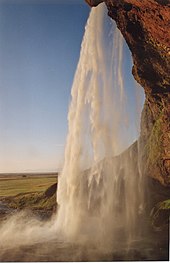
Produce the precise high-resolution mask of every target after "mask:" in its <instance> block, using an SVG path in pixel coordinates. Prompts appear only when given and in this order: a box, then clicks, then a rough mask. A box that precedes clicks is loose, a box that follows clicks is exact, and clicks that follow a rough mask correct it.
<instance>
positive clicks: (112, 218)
mask: <svg viewBox="0 0 170 263" xmlns="http://www.w3.org/2000/svg"><path fill="white" fill-rule="evenodd" d="M108 21H109V22H108ZM122 66H123V37H122V35H121V33H120V32H119V30H118V29H117V28H116V25H115V24H114V22H113V21H110V20H109V19H108V16H107V13H106V8H105V6H104V4H101V5H99V6H98V7H97V8H95V9H92V10H91V12H90V15H89V18H88V21H87V25H86V28H85V34H84V37H83V41H82V45H81V52H80V58H79V62H78V66H77V70H76V73H75V77H74V81H73V86H72V91H71V96H72V100H71V104H70V108H69V113H68V136H67V142H66V148H65V161H64V167H63V171H62V173H61V175H60V176H59V179H58V180H59V181H58V192H57V203H58V206H59V209H58V213H57V223H56V224H57V228H59V229H60V230H61V231H62V232H64V234H65V236H67V238H68V240H77V239H78V240H79V241H80V240H81V241H88V242H89V243H90V242H92V243H97V244H98V245H100V244H101V246H102V245H103V242H104V244H107V247H109V246H110V247H113V244H114V245H115V246H116V242H117V240H119V239H121V238H122V240H124V241H125V242H128V241H129V239H130V238H133V237H134V235H136V220H137V216H138V214H139V213H140V211H139V210H140V209H139V207H141V198H140V191H139V188H140V186H139V179H138V178H139V177H140V176H139V175H138V171H137V170H138V169H137V166H138V161H136V162H135V161H134V160H133V158H134V157H133V156H135V155H137V153H135V154H134V153H133V152H134V151H135V150H134V149H133V147H131V149H130V150H129V151H128V153H127V152H124V153H123V154H120V153H122V152H123V151H124V150H125V149H126V148H127V147H128V146H129V145H130V143H131V142H130V141H129V138H130V136H131V131H130V128H129V111H128V110H127V107H126V106H127V96H126V90H125V88H124V87H125V85H124V78H123V71H122ZM133 154H134V155H133ZM141 196H142V195H141Z"/></svg>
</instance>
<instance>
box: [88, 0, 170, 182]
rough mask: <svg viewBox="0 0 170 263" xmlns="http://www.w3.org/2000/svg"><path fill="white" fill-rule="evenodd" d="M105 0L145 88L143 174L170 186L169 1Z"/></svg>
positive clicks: (97, 1) (93, 2)
mask: <svg viewBox="0 0 170 263" xmlns="http://www.w3.org/2000/svg"><path fill="white" fill-rule="evenodd" d="M86 2H88V4H90V5H91V6H97V5H98V4H100V3H101V2H105V4H106V6H107V8H108V15H109V16H110V17H111V18H113V19H114V20H115V21H116V23H117V26H118V28H119V29H120V31H121V32H122V34H123V36H124V38H125V40H126V42H127V44H128V46H129V48H130V51H131V53H132V57H133V69H132V74H133V76H134V78H135V79H136V80H137V82H138V83H139V84H140V85H141V86H142V87H143V88H144V91H145V95H146V100H145V106H144V109H143V113H142V120H141V136H140V138H141V142H142V144H141V153H142V161H143V164H144V165H143V173H145V174H147V175H149V176H151V177H153V178H154V179H156V180H158V181H159V182H160V183H161V184H163V185H165V186H170V1H169V0H143V1H140V0H105V1H101V0H86Z"/></svg>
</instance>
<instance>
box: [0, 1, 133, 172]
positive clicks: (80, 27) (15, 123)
mask: <svg viewBox="0 0 170 263" xmlns="http://www.w3.org/2000/svg"><path fill="white" fill-rule="evenodd" d="M89 11H90V10H89V7H88V6H87V5H86V4H85V3H84V1H83V0H48V1H47V0H39V1H35V0H0V142H1V147H0V172H22V171H54V170H56V169H57V167H59V166H60V164H61V162H62V155H63V151H64V144H65V138H66V134H67V111H68V105H69V101H70V91H71V86H72V81H73V77H74V72H75V69H76V66H77V62H78V58H79V52H80V46H81V41H82V37H83V33H84V27H85V24H86V20H87V18H88V14H89ZM126 53H127V54H126V55H127V61H128V62H126V65H125V67H127V68H128V70H129V72H130V71H131V62H130V59H129V53H128V51H126ZM129 75H130V74H129ZM129 75H128V77H127V83H129V84H128V85H131V83H132V77H131V76H129Z"/></svg>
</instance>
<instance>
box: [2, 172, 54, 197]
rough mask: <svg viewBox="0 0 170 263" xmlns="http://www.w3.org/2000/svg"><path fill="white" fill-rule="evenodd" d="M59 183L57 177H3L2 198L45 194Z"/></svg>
mask: <svg viewBox="0 0 170 263" xmlns="http://www.w3.org/2000/svg"><path fill="white" fill-rule="evenodd" d="M56 182H57V175H53V174H52V175H50V174H49V175H47V174H46V175H16V174H15V175H1V176H0V197H7V196H15V195H18V194H22V193H32V192H43V191H45V190H46V189H47V188H48V187H50V186H51V185H52V184H55V183H56Z"/></svg>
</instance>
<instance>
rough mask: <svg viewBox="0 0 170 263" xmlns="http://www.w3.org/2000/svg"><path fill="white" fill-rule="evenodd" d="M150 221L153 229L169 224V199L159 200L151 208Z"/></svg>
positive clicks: (159, 228)
mask: <svg viewBox="0 0 170 263" xmlns="http://www.w3.org/2000/svg"><path fill="white" fill-rule="evenodd" d="M150 215H151V223H152V226H153V227H154V229H156V230H162V229H163V228H165V227H168V225H169V217H170V199H168V200H165V201H162V202H159V203H158V204H156V205H155V206H154V208H153V209H152V210H151V214H150Z"/></svg>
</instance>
